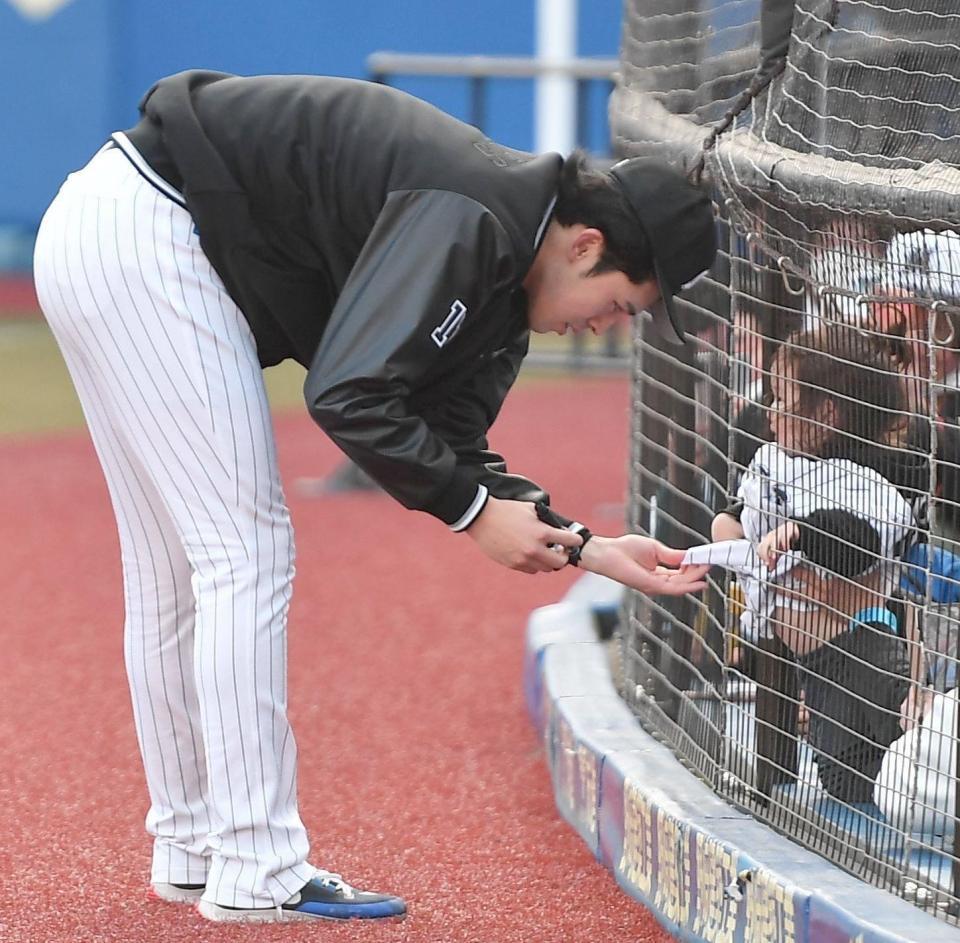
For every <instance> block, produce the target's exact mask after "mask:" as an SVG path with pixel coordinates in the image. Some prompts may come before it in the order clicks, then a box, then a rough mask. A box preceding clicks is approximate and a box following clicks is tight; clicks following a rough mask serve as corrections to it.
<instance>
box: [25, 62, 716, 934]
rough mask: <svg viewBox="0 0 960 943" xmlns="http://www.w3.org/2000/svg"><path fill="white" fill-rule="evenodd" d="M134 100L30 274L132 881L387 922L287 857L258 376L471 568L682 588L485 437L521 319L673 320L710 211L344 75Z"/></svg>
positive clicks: (278, 504) (567, 326)
mask: <svg viewBox="0 0 960 943" xmlns="http://www.w3.org/2000/svg"><path fill="white" fill-rule="evenodd" d="M140 112H141V116H142V117H141V120H140V121H139V123H138V124H137V125H136V126H135V127H133V128H131V129H129V130H128V131H126V132H122V133H120V132H118V133H115V134H113V135H112V137H111V139H110V140H109V142H108V143H107V144H106V145H105V146H104V147H103V148H102V149H101V150H100V151H99V152H98V153H97V154H96V155H95V156H94V157H93V159H92V160H91V161H90V163H89V164H87V166H86V167H84V168H83V169H82V170H80V171H78V172H76V173H73V174H71V175H70V176H69V178H68V179H67V181H66V182H65V183H64V185H63V186H62V188H61V190H60V192H59V193H58V195H57V196H56V198H55V199H54V201H53V203H52V205H51V206H50V208H49V209H48V211H47V213H46V214H45V216H44V219H43V222H42V224H41V227H40V231H39V234H38V239H37V245H36V257H35V273H36V282H37V290H38V294H39V298H40V301H41V305H42V307H43V310H44V312H45V314H46V316H47V318H48V320H49V322H50V325H51V327H52V328H53V331H54V333H55V335H56V337H57V340H58V343H59V345H60V347H61V350H62V352H63V356H64V359H65V360H66V363H67V365H68V367H69V369H70V372H71V374H72V377H73V379H74V382H75V385H76V388H77V392H78V394H79V397H80V400H81V402H82V404H83V408H84V411H85V415H86V418H87V421H88V424H89V426H90V430H91V434H92V436H93V440H94V443H95V446H96V449H97V453H98V455H99V458H100V461H101V463H102V465H103V468H104V472H105V475H106V479H107V483H108V487H109V491H110V495H111V499H112V502H113V506H114V509H115V512H116V517H117V522H118V528H119V533H120V542H121V554H122V561H123V571H124V584H125V599H126V626H125V648H126V665H127V670H128V675H129V680H130V688H131V692H132V697H133V706H134V719H135V723H136V728H137V734H138V737H139V744H140V748H141V752H142V756H143V762H144V766H145V769H146V777H147V783H148V787H149V792H150V811H149V814H148V816H147V822H146V824H147V830H148V832H149V833H150V834H151V835H152V836H153V840H154V850H153V862H152V872H151V883H152V886H153V889H154V891H155V893H156V894H157V895H159V896H160V897H162V898H164V899H166V900H172V901H197V902H199V910H200V913H201V914H202V915H203V916H204V917H207V918H208V919H211V920H220V921H280V920H312V919H315V918H332V919H342V918H350V917H363V918H384V917H399V916H402V915H403V914H404V913H405V909H406V908H405V905H404V903H403V901H402V900H400V899H399V898H397V897H394V896H391V895H389V894H379V893H373V892H369V891H363V890H359V889H357V888H354V887H352V886H350V885H349V884H348V883H347V882H346V881H344V880H343V879H342V878H341V877H340V876H339V875H336V874H332V873H331V872H329V871H324V870H318V869H317V868H315V867H314V866H312V865H311V864H309V863H308V861H307V858H308V843H307V837H306V834H305V831H304V827H303V824H302V822H301V820H300V816H299V813H298V810H297V803H296V747H295V744H294V738H293V735H292V733H291V730H290V725H289V723H288V720H287V714H286V668H285V655H286V643H285V639H286V615H287V608H288V605H289V602H290V593H291V581H292V576H293V564H294V545H293V535H292V532H291V527H290V518H289V514H288V511H287V507H286V505H285V502H284V496H283V492H282V490H281V485H280V479H279V476H278V471H277V460H276V454H275V448H274V439H273V433H272V429H271V421H270V415H269V412H268V408H267V400H266V397H265V394H264V386H263V379H262V374H261V368H263V367H266V366H269V365H271V364H276V363H278V362H280V361H282V360H284V359H286V358H293V359H294V360H296V361H298V362H299V363H301V364H303V365H304V366H305V367H306V368H307V369H308V374H307V379H306V382H305V386H304V393H305V398H306V402H307V406H308V408H309V411H310V413H311V415H312V416H313V417H314V419H315V420H316V422H317V423H318V424H319V425H320V427H321V428H322V429H323V430H324V431H325V432H326V433H327V434H328V435H329V436H330V437H331V438H332V439H333V440H334V441H335V442H336V443H337V445H338V446H339V447H340V448H341V449H343V451H344V452H345V453H346V454H347V455H348V456H349V457H350V458H351V459H352V460H353V461H354V462H355V463H356V464H357V465H358V466H359V467H360V468H361V469H362V470H363V471H364V472H366V473H367V474H368V475H369V476H370V477H372V478H373V479H374V480H375V481H376V482H378V483H379V484H380V485H381V486H382V487H383V488H384V489H385V490H386V491H387V492H389V493H390V494H391V495H392V496H393V497H395V498H396V499H397V500H399V501H401V502H402V503H403V504H404V505H405V506H407V507H408V508H412V509H416V510H420V511H424V512H426V513H428V514H431V515H433V516H434V517H436V518H438V519H439V520H440V521H442V522H443V523H444V524H446V525H448V526H449V527H450V529H451V530H452V531H453V532H454V533H460V534H466V535H468V536H469V537H470V538H472V539H473V540H474V541H475V542H476V543H477V544H478V545H479V547H480V548H481V549H482V550H483V552H484V553H486V554H487V555H488V556H489V557H491V558H492V559H493V560H495V561H497V562H499V563H501V564H504V565H506V566H508V567H512V568H514V569H517V570H521V571H524V572H528V573H537V572H548V571H553V570H558V569H560V568H562V567H563V566H564V565H566V564H569V563H573V564H578V565H580V566H582V567H584V568H585V569H589V570H592V571H593V572H596V573H601V574H605V575H606V576H609V577H611V578H613V579H616V580H619V581H621V582H623V583H625V584H628V585H631V586H634V587H637V588H639V589H641V590H644V591H646V592H650V593H667V594H681V593H685V592H688V591H691V590H696V589H698V588H700V587H701V586H702V585H703V584H702V582H701V577H702V574H703V572H704V568H703V567H693V568H687V569H677V567H679V565H680V563H681V559H682V554H681V553H680V552H679V551H673V550H670V549H669V548H666V547H663V546H662V545H660V544H658V543H657V542H655V541H653V540H649V539H646V538H643V537H640V536H637V535H624V536H621V537H614V538H607V537H600V536H592V535H591V534H590V533H589V531H588V530H587V529H586V528H585V527H583V526H582V525H580V524H577V523H575V522H572V521H570V520H569V519H568V518H565V517H562V516H561V515H559V514H557V513H556V512H554V511H553V510H552V509H551V508H550V507H549V501H548V497H547V495H546V494H545V492H544V491H542V490H541V489H540V488H539V487H538V486H537V485H536V484H534V483H533V482H531V481H528V480H526V479H525V478H522V477H520V476H517V475H513V474H508V473H507V470H506V466H505V463H504V461H503V459H502V458H501V457H500V456H499V455H497V454H495V453H494V452H492V451H490V450H489V448H488V446H487V440H486V433H487V430H488V428H489V427H490V425H491V424H492V423H493V421H494V419H495V418H496V416H497V413H498V411H499V409H500V405H501V403H502V401H503V399H504V396H505V395H506V393H507V391H508V390H509V388H510V386H511V384H512V383H513V381H514V379H515V378H516V375H517V371H518V369H519V366H520V362H521V360H522V358H523V356H524V354H525V353H526V350H527V342H528V336H529V332H530V331H537V332H551V331H552V332H555V333H558V334H565V333H566V332H568V331H574V332H577V331H584V330H592V331H594V332H595V333H598V334H599V333H601V332H603V331H605V330H607V329H608V328H609V327H610V326H612V325H614V324H616V323H618V322H622V321H624V320H625V319H627V318H629V317H631V316H632V315H635V314H636V313H637V312H640V311H650V312H651V313H653V315H654V317H655V319H657V320H658V323H660V324H661V325H662V327H663V329H664V330H665V331H667V332H668V333H670V334H671V335H673V336H674V337H676V336H677V335H678V333H679V332H680V327H679V326H678V325H677V323H676V321H675V320H674V316H675V312H674V311H673V305H672V298H673V296H674V294H676V293H677V292H678V291H679V290H680V289H681V288H682V287H683V286H684V285H685V284H686V283H688V282H689V281H690V280H692V279H693V278H695V277H696V276H698V275H699V274H700V273H701V272H702V271H703V270H705V269H706V268H708V267H709V265H710V264H711V262H712V260H713V257H714V253H715V249H716V242H715V235H714V219H713V215H712V210H711V206H710V203H709V201H708V200H707V198H706V197H705V196H704V195H703V194H702V193H701V192H699V191H698V190H697V189H695V188H694V187H693V186H691V185H690V184H688V183H687V181H686V180H685V179H684V178H683V177H681V176H679V175H676V174H674V173H672V172H670V171H669V170H667V169H666V168H664V167H663V166H661V165H659V164H657V163H650V162H646V161H641V160H631V161H626V162H622V163H620V164H618V165H616V166H615V167H614V168H612V169H611V170H610V171H609V172H605V173H600V172H596V171H592V170H590V169H588V168H587V166H586V163H585V161H584V159H583V158H582V156H579V155H574V156H572V157H571V158H569V159H568V160H566V161H564V160H563V159H562V158H561V157H560V156H559V155H556V154H545V155H541V156H534V155H531V154H527V153H522V152H519V151H515V150H511V149H508V148H506V147H502V146H500V145H499V144H496V143H494V142H493V141H491V140H489V139H488V138H486V137H484V136H483V135H482V134H481V133H480V132H479V131H477V130H476V129H475V128H472V127H469V126H467V125H464V124H462V123H460V122H458V121H456V120H454V119H453V118H451V117H449V116H447V115H445V114H443V113H442V112H440V111H438V110H436V109H435V108H433V107H431V106H430V105H428V104H426V103H424V102H422V101H419V100H417V99H415V98H412V97H410V96H408V95H405V94H403V93H401V92H399V91H397V90H394V89H391V88H388V87H385V86H381V85H376V84H372V83H366V82H359V81H351V80H345V79H335V78H323V77H312V76H311V77H308V76H264V77H248V78H240V77H236V76H230V75H225V74H222V73H213V72H199V71H196V72H186V73H181V74H178V75H174V76H172V77H169V78H166V79H164V80H162V81H160V82H159V83H157V84H156V85H155V86H154V87H153V88H151V89H150V90H149V91H148V92H147V94H146V96H145V97H144V99H143V100H142V102H141V104H140ZM332 536H334V535H332ZM334 539H335V536H334ZM459 539H465V538H462V537H461V538H459Z"/></svg>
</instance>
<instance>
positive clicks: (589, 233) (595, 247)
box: [569, 226, 606, 264]
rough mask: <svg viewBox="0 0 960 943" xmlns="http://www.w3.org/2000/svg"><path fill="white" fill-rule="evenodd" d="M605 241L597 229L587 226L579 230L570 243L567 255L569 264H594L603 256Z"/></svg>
mask: <svg viewBox="0 0 960 943" xmlns="http://www.w3.org/2000/svg"><path fill="white" fill-rule="evenodd" d="M604 246H606V240H605V239H604V238H603V233H602V232H600V230H599V229H594V228H593V227H592V226H587V227H585V228H584V229H581V230H580V232H578V233H577V234H576V236H574V238H573V239H572V240H571V241H570V247H569V255H570V261H571V262H582V261H584V260H588V261H589V262H590V263H591V264H593V263H594V262H596V261H597V260H598V259H599V258H600V256H601V255H602V254H603V249H604Z"/></svg>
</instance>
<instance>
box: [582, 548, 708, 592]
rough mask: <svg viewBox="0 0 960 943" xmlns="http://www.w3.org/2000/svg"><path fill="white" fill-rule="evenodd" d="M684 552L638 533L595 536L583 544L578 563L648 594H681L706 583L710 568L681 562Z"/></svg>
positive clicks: (702, 586) (699, 587)
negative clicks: (705, 579)
mask: <svg viewBox="0 0 960 943" xmlns="http://www.w3.org/2000/svg"><path fill="white" fill-rule="evenodd" d="M683 554H684V551H683V550H674V549H673V548H672V547H666V546H664V545H663V544H662V543H660V541H659V540H653V539H652V538H650V537H641V536H640V535H639V534H624V535H623V536H622V537H597V536H594V537H593V538H592V539H591V540H588V541H587V545H586V546H585V547H584V548H583V552H582V553H581V555H580V567H581V568H582V569H584V570H590V572H591V573H599V574H600V575H601V576H607V577H609V578H610V579H612V580H616V581H617V582H618V583H622V584H623V585H624V586H629V587H631V588H632V589H638V590H640V592H643V593H648V594H649V595H651V596H655V595H658V596H683V595H684V594H685V593H695V592H698V591H699V590H701V589H703V588H704V587H705V586H706V585H707V584H706V583H705V582H704V579H703V578H704V576H706V574H707V570H709V569H710V567H709V566H707V565H703V566H681V564H682V563H683ZM674 568H675V569H674Z"/></svg>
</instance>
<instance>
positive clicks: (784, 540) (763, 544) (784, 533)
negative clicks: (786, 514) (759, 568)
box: [757, 521, 800, 570]
mask: <svg viewBox="0 0 960 943" xmlns="http://www.w3.org/2000/svg"><path fill="white" fill-rule="evenodd" d="M799 536H800V528H799V527H797V525H796V522H795V521H787V522H786V523H785V524H781V525H780V526H779V527H778V528H777V529H776V530H772V531H770V533H769V534H767V536H766V537H764V538H763V540H761V541H760V546H759V547H758V548H757V555H758V556H759V557H760V559H761V560H762V561H763V562H764V563H765V564H766V565H767V569H768V570H772V569H773V568H774V567H775V566H776V565H777V561H778V560H779V559H780V557H781V555H782V554H783V553H785V552H786V551H787V550H791V549H792V548H793V544H794V541H796V540H797V539H798V538H799Z"/></svg>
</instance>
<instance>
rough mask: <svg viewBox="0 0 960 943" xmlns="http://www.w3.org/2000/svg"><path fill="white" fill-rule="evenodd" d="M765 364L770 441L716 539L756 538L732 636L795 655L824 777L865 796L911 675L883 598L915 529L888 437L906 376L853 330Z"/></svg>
mask: <svg viewBox="0 0 960 943" xmlns="http://www.w3.org/2000/svg"><path fill="white" fill-rule="evenodd" d="M772 374H773V376H772V387H773V393H774V397H775V400H774V404H773V407H774V408H773V410H772V413H771V417H770V420H771V421H770V425H771V430H772V433H773V438H774V441H773V442H771V443H768V444H766V445H763V446H761V448H760V449H759V450H758V451H757V453H756V455H755V456H754V458H753V460H752V461H751V463H750V466H749V468H748V469H747V471H746V473H745V475H744V477H743V481H742V482H741V485H740V488H739V491H738V499H739V500H738V502H737V504H736V505H734V506H733V507H731V509H730V510H729V511H728V512H724V513H723V514H720V515H718V516H717V518H716V519H715V521H714V527H713V535H714V539H725V538H731V537H747V538H748V539H749V540H751V542H752V543H753V544H754V545H755V546H758V547H759V559H758V561H757V565H756V567H755V568H754V570H753V572H751V573H747V574H745V575H744V577H743V580H742V581H743V584H744V593H745V597H746V600H747V609H746V612H745V613H744V617H743V620H742V632H743V634H744V636H745V637H746V638H747V639H748V640H753V641H757V640H759V639H764V638H766V639H770V638H772V637H776V638H777V639H779V640H780V643H781V644H782V646H783V648H782V654H783V656H784V657H785V658H786V659H791V658H793V659H795V660H796V661H797V663H798V664H797V667H798V668H799V672H800V677H801V682H802V684H803V686H804V688H805V693H806V700H807V707H808V709H809V711H810V714H811V724H810V740H811V744H812V746H813V748H814V750H815V752H816V753H817V758H818V773H819V776H820V780H821V783H822V784H823V786H824V788H826V789H827V790H828V791H829V792H830V793H831V794H833V795H835V796H837V797H838V798H842V799H844V800H846V801H866V800H867V799H869V797H870V792H871V790H872V779H873V777H874V775H875V774H876V771H877V768H878V766H879V762H880V759H881V757H882V754H883V749H884V748H885V747H886V746H887V745H888V744H889V743H890V742H891V741H892V740H893V739H894V737H895V736H896V735H897V733H898V732H899V724H898V716H897V711H898V708H899V705H900V703H901V701H902V700H903V698H904V695H905V694H906V692H907V688H908V685H909V681H908V677H909V663H908V657H907V651H906V646H905V644H904V641H903V638H902V627H901V625H900V623H899V621H898V619H897V617H896V615H895V614H894V612H892V611H891V609H890V608H889V607H888V600H889V599H890V598H891V596H892V594H893V592H894V589H895V587H896V584H897V580H898V576H899V573H898V561H899V559H900V556H901V555H902V553H903V552H904V550H905V549H906V548H907V546H909V544H910V543H911V541H913V540H914V539H915V538H916V536H917V528H916V522H915V518H914V515H913V513H912V512H911V509H910V506H909V504H908V502H907V500H906V499H905V497H904V494H903V493H901V492H902V491H905V492H907V493H908V494H911V493H913V491H914V489H916V488H918V487H919V486H920V485H921V476H922V471H923V468H924V466H923V462H922V461H920V460H919V459H918V458H915V457H914V456H913V455H912V454H911V453H909V452H906V451H901V450H899V449H898V447H897V444H896V443H897V435H898V431H899V429H900V428H901V427H902V426H903V423H904V420H903V412H902V410H903V390H902V385H901V383H900V381H899V379H898V377H897V376H896V375H895V374H894V373H893V372H891V370H890V369H889V368H888V363H887V359H886V357H885V355H884V353H883V352H881V351H880V349H879V348H878V346H877V345H875V344H874V343H873V342H872V341H871V340H870V339H869V338H868V337H865V336H864V335H862V334H861V333H860V332H858V331H856V330H854V329H852V328H849V327H845V326H842V325H837V324H824V325H821V326H820V327H818V328H816V329H813V330H808V331H804V332H802V333H801V334H799V335H797V336H795V337H794V338H792V339H791V340H789V341H788V342H787V344H786V345H785V346H784V347H783V348H781V350H780V351H779V352H778V353H777V355H776V357H775V358H774V363H773V367H772ZM897 486H899V489H900V490H898V487H897ZM793 684H794V689H795V687H796V683H795V681H794V682H793Z"/></svg>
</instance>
